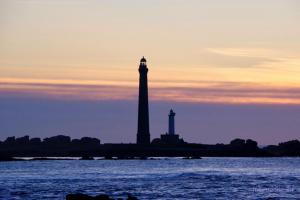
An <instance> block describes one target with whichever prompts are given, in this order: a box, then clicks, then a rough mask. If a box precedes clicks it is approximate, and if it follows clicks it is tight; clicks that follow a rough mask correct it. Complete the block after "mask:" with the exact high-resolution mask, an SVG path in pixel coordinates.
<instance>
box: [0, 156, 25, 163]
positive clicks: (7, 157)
mask: <svg viewBox="0 0 300 200" xmlns="http://www.w3.org/2000/svg"><path fill="white" fill-rule="evenodd" d="M22 160H23V159H17V158H14V157H10V156H0V162H1V161H22Z"/></svg>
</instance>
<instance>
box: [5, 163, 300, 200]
mask: <svg viewBox="0 0 300 200" xmlns="http://www.w3.org/2000/svg"><path fill="white" fill-rule="evenodd" d="M76 192H82V193H86V194H89V195H97V194H101V193H106V194H109V195H111V196H113V197H115V198H117V197H123V198H124V197H125V196H126V194H127V193H130V194H133V195H134V196H136V197H138V198H139V199H183V198H186V199H268V198H272V199H300V158H204V159H201V160H183V159H179V158H177V159H159V160H90V161H84V160H51V161H16V162H1V163H0V199H64V197H65V195H66V194H68V193H76Z"/></svg>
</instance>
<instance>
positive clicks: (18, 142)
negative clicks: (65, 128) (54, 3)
mask: <svg viewBox="0 0 300 200" xmlns="http://www.w3.org/2000/svg"><path fill="white" fill-rule="evenodd" d="M24 156H28V157H51V156H57V157H63V156H71V157H72V156H76V157H77V156H78V157H82V158H85V159H91V158H92V157H93V156H99V157H105V158H107V159H111V158H113V157H117V158H119V159H130V158H135V157H159V156H170V157H174V156H182V157H187V158H199V157H200V156H242V157H246V156H300V142H299V141H298V140H292V141H288V142H283V143H279V144H278V145H269V146H266V147H264V148H259V147H258V146H257V142H256V141H253V140H251V139H247V140H244V139H234V140H232V141H231V142H230V143H229V144H215V145H208V144H195V143H186V142H182V143H178V144H165V143H159V142H157V141H156V140H155V139H154V140H153V141H152V143H151V144H147V145H145V144H101V143H100V140H99V139H97V138H91V137H82V138H81V139H71V138H70V137H69V136H65V135H57V136H53V137H47V138H44V139H40V138H30V137H29V136H27V135H26V136H24V137H19V138H16V137H14V136H13V137H8V138H7V139H6V140H4V141H0V157H1V158H2V160H6V159H8V158H9V157H24ZM0 160H1V159H0ZM8 160H9V159H8Z"/></svg>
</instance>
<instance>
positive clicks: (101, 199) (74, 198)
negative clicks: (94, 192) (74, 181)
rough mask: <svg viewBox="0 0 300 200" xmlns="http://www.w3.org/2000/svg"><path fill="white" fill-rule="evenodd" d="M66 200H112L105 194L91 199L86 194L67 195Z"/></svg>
mask: <svg viewBox="0 0 300 200" xmlns="http://www.w3.org/2000/svg"><path fill="white" fill-rule="evenodd" d="M66 200H113V199H112V198H110V197H109V196H108V195H106V194H100V195H98V196H95V197H92V196H89V195H86V194H81V193H77V194H68V195H67V196H66Z"/></svg>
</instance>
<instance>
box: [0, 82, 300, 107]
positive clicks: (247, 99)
mask: <svg viewBox="0 0 300 200" xmlns="http://www.w3.org/2000/svg"><path fill="white" fill-rule="evenodd" d="M0 83H1V85H0V97H2V98H4V97H10V96H22V97H24V96H25V97H32V98H47V99H68V100H92V101H100V100H136V99H137V96H138V90H137V85H131V84H128V85H127V84H124V85H116V84H109V83H106V84H103V83H101V84H99V83H89V84H78V83H77V84H75V83H72V82H69V83H59V84H58V83H54V82H53V83H51V82H50V81H48V82H45V83H42V82H41V81H40V82H38V81H37V82H30V81H27V82H26V81H19V82H12V81H10V82H8V81H6V82H5V81H4V80H1V81H0ZM196 84H197V85H194V86H188V85H189V84H185V85H181V86H168V85H165V86H164V85H155V84H154V85H153V86H151V87H150V89H149V93H150V99H151V100H154V101H170V102H187V103H221V104H296V105H300V87H290V86H279V85H276V86H275V85H268V84H254V83H246V82H244V83H243V82H198V83H196Z"/></svg>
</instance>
